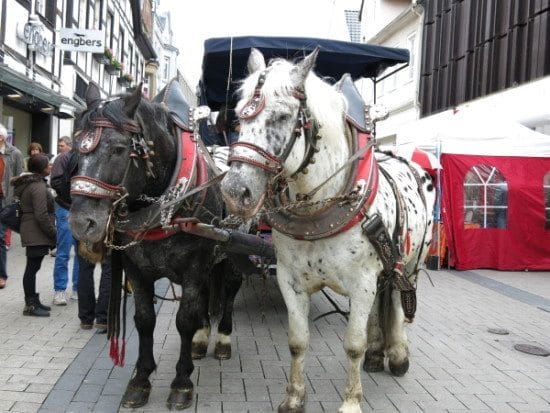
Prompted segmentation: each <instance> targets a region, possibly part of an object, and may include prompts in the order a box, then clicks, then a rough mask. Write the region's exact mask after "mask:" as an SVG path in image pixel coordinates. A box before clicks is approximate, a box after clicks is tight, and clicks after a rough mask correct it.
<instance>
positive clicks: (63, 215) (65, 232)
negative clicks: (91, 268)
mask: <svg viewBox="0 0 550 413" xmlns="http://www.w3.org/2000/svg"><path fill="white" fill-rule="evenodd" d="M68 217H69V210H68V209H65V208H63V207H62V206H60V205H59V204H58V203H56V205H55V225H56V227H57V244H56V246H57V253H56V255H55V265H54V269H53V287H54V290H55V294H54V304H55V305H66V304H67V298H66V297H65V291H66V289H67V285H68V283H69V259H70V253H71V246H73V245H74V247H75V251H76V248H77V246H76V241H75V239H74V238H73V234H72V233H71V230H70V228H69V222H68ZM78 272H79V262H78V259H77V258H76V253H75V259H74V263H73V274H72V287H73V288H72V290H73V294H72V296H71V298H73V299H74V298H76V297H77V286H78Z"/></svg>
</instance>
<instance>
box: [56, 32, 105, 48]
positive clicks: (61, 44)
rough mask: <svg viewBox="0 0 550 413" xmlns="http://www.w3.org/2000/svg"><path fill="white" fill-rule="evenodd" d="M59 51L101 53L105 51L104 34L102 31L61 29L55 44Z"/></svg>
mask: <svg viewBox="0 0 550 413" xmlns="http://www.w3.org/2000/svg"><path fill="white" fill-rule="evenodd" d="M55 45H56V47H58V48H59V49H61V50H67V51H70V52H92V53H103V52H104V51H105V32H104V31H103V30H81V29H76V28H71V29H67V28H62V29H60V30H59V36H58V37H57V41H56V43H55Z"/></svg>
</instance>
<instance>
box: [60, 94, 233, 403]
mask: <svg viewBox="0 0 550 413" xmlns="http://www.w3.org/2000/svg"><path fill="white" fill-rule="evenodd" d="M138 89H139V88H138ZM86 104H87V109H86V111H85V112H83V113H82V114H81V115H80V116H79V118H78V119H77V122H76V129H77V131H76V133H75V140H76V142H75V147H76V149H77V150H78V151H79V160H78V171H77V174H76V176H74V177H73V178H72V184H71V185H72V186H71V195H72V206H71V213H70V219H69V223H70V227H71V230H72V231H73V234H74V235H75V237H76V238H77V239H78V240H79V241H80V243H81V245H89V246H97V245H102V244H103V243H104V240H105V239H106V237H107V239H108V240H110V241H111V242H112V243H113V244H118V245H128V244H132V245H131V246H128V247H127V248H125V249H124V250H123V252H122V258H121V260H122V261H121V262H122V267H123V269H124V272H125V273H126V276H127V277H128V278H129V280H130V282H131V285H132V287H133V292H134V300H135V325H136V328H137V331H138V333H139V356H138V360H137V363H136V374H135V376H134V377H133V378H132V379H131V380H130V382H129V384H128V386H127V389H126V393H125V394H124V397H123V400H122V405H123V406H124V407H139V406H143V405H144V404H146V403H147V400H148V397H149V393H150V389H151V383H150V381H149V375H150V374H151V373H152V372H153V370H155V368H156V364H155V359H154V356H153V330H154V328H155V319H156V316H155V312H154V307H153V297H154V283H155V281H156V280H158V279H160V278H163V277H167V278H168V279H169V280H170V281H172V282H174V283H177V284H179V285H181V286H182V297H181V301H180V304H179V310H178V312H177V316H176V326H177V329H178V332H179V333H180V336H181V350H180V357H179V360H178V362H177V364H176V377H175V378H174V380H173V381H172V385H171V392H170V395H169V397H168V400H167V405H168V407H169V408H175V409H184V408H186V407H188V406H190V405H191V403H192V401H193V383H192V381H191V379H190V375H191V373H192V372H193V368H194V367H193V361H192V358H201V357H204V355H205V354H206V349H207V346H208V339H209V335H210V320H209V308H210V309H212V308H215V307H217V308H218V310H220V312H221V320H220V322H219V324H218V337H217V343H216V349H215V354H214V355H215V357H217V358H218V359H225V358H229V357H230V356H231V341H230V334H231V330H232V311H233V302H234V298H235V295H236V294H237V292H238V290H239V288H240V286H241V274H240V273H238V272H237V271H236V269H235V266H234V265H233V264H234V262H232V261H230V258H231V256H227V257H229V258H227V257H226V256H221V255H220V253H219V252H218V250H217V249H215V246H216V244H215V242H214V241H211V240H208V239H206V238H202V237H198V236H195V235H191V234H188V233H184V232H176V233H174V234H173V235H172V236H169V237H167V238H162V237H159V239H149V240H148V239H147V237H146V238H145V239H141V238H142V236H144V235H145V233H142V234H141V235H139V238H140V242H137V243H135V244H134V243H132V241H133V240H135V239H136V233H135V231H134V232H133V233H132V232H131V231H118V230H115V231H112V232H110V231H109V228H112V222H113V220H115V221H116V220H117V219H118V220H119V221H120V220H121V216H122V217H124V216H125V214H128V215H127V216H132V214H136V213H139V211H141V210H144V209H146V208H149V209H150V208H151V205H152V204H151V202H152V201H151V200H152V199H156V200H157V202H158V201H159V199H162V198H161V197H162V196H163V195H165V194H166V193H167V191H169V188H170V187H171V182H173V181H174V173H175V171H176V172H177V170H179V169H177V168H178V167H177V165H180V164H181V162H180V160H179V159H178V152H180V153H181V151H180V149H181V145H182V144H179V143H178V139H180V135H181V129H179V128H178V126H177V123H176V121H174V119H173V117H172V116H171V114H170V111H169V110H168V109H167V108H166V106H165V105H163V104H158V103H154V102H150V101H148V100H146V99H142V96H141V92H140V91H139V90H138V91H137V92H135V93H133V94H129V95H127V96H123V97H120V98H117V99H114V100H110V101H102V100H101V99H100V93H99V88H98V87H97V86H96V85H94V84H91V85H90V86H89V87H88V90H87V92H86ZM180 126H181V125H180ZM188 132H189V131H188ZM198 156H201V155H198ZM202 165H203V171H206V170H207V173H208V178H211V177H212V176H213V171H212V170H211V169H212V168H211V167H210V166H206V167H205V165H207V164H206V163H204V162H203V164H202ZM197 173H198V172H197ZM203 175H204V174H203ZM189 180H191V178H189ZM177 182H178V183H179V184H180V185H183V184H184V183H185V182H186V181H185V179H184V180H181V179H180V180H178V181H177ZM188 189H189V188H188ZM123 195H125V196H123ZM153 205H154V204H153ZM222 210H223V204H222V199H221V196H220V190H219V186H218V185H213V186H210V187H209V188H208V189H207V190H205V191H201V192H199V193H197V194H196V195H194V196H192V197H189V198H188V199H186V201H185V202H184V203H183V205H182V206H180V208H179V215H180V216H183V217H190V216H193V217H194V218H197V219H198V220H200V221H202V222H207V223H209V222H211V221H212V219H214V218H215V217H220V216H221V215H222ZM157 231H159V230H157ZM109 234H114V235H112V236H110V235H109ZM92 249H94V248H92ZM116 254H119V253H118V251H117V252H116ZM213 286H216V289H215V290H214V291H212V287H213ZM119 292H120V286H118V290H117V286H116V285H115V286H114V289H113V291H112V294H113V295H114V297H115V299H116V295H117V294H118V299H119V302H120V294H119ZM214 297H217V302H216V303H214V302H213V299H214ZM112 302H113V297H112V298H111V303H112Z"/></svg>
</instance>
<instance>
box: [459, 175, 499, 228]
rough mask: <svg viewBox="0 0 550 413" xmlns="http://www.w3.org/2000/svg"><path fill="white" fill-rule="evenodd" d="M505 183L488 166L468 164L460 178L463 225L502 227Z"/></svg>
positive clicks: (469, 226) (470, 226)
mask: <svg viewBox="0 0 550 413" xmlns="http://www.w3.org/2000/svg"><path fill="white" fill-rule="evenodd" d="M507 220H508V184H507V183H506V179H505V178H504V176H503V175H502V174H501V173H500V171H499V170H498V169H497V168H495V167H494V166H490V165H476V166H474V167H472V169H470V170H469V171H468V173H467V174H466V176H465V178H464V226H465V228H506V227H507V225H508V222H507Z"/></svg>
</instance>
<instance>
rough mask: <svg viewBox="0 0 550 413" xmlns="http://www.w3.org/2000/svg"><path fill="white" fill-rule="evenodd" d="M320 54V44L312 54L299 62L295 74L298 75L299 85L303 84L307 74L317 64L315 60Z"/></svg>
mask: <svg viewBox="0 0 550 413" xmlns="http://www.w3.org/2000/svg"><path fill="white" fill-rule="evenodd" d="M318 55H319V46H317V47H316V48H315V50H313V52H311V53H310V54H308V55H307V56H306V57H304V59H303V60H302V61H301V62H300V63H298V64H297V65H296V67H295V69H294V71H293V72H294V74H295V75H296V77H297V79H296V80H297V82H298V84H299V85H303V84H304V81H305V80H306V77H307V75H308V74H309V72H310V71H311V69H312V68H313V66H315V62H316V61H317V56H318Z"/></svg>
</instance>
